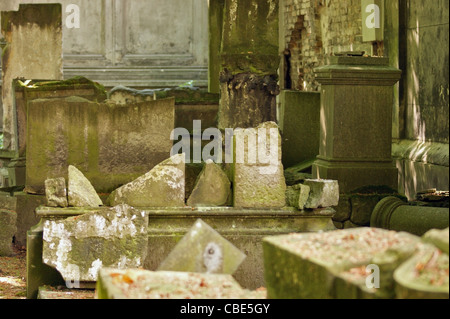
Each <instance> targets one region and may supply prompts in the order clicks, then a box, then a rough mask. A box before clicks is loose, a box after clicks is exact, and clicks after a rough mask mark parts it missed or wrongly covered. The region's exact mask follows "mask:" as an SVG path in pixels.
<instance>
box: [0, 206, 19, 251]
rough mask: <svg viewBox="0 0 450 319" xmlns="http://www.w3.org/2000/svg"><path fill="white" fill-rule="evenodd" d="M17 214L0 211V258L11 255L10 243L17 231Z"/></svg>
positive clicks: (4, 210)
mask: <svg viewBox="0 0 450 319" xmlns="http://www.w3.org/2000/svg"><path fill="white" fill-rule="evenodd" d="M16 220H17V214H16V213H15V212H13V211H10V210H6V209H0V256H2V257H3V256H5V257H9V256H11V255H12V254H13V249H12V241H13V236H14V234H15V233H16V231H17V228H16Z"/></svg>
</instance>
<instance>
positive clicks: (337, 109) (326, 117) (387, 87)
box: [313, 57, 401, 193]
mask: <svg viewBox="0 0 450 319" xmlns="http://www.w3.org/2000/svg"><path fill="white" fill-rule="evenodd" d="M315 73H316V78H317V80H318V82H319V83H320V84H321V85H322V88H321V91H322V98H321V143H320V151H319V154H320V155H319V156H318V157H317V161H316V162H315V164H314V166H313V174H314V178H322V179H333V180H338V181H339V185H340V187H341V193H347V192H350V191H352V190H355V189H357V188H359V187H363V186H368V185H385V186H389V187H391V188H393V189H397V188H398V170H397V168H396V167H395V165H394V163H393V159H392V154H391V153H392V107H393V94H394V87H393V86H394V84H395V83H397V82H398V81H399V79H400V77H401V71H400V70H398V69H395V68H392V67H390V66H389V59H387V58H367V57H331V58H330V61H329V64H328V65H326V66H323V67H320V68H317V69H316V71H315Z"/></svg>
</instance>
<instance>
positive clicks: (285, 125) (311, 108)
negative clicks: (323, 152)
mask: <svg viewBox="0 0 450 319" xmlns="http://www.w3.org/2000/svg"><path fill="white" fill-rule="evenodd" d="M280 102H281V110H280V123H279V125H280V131H281V133H282V138H283V165H284V167H286V168H288V167H291V166H294V165H296V164H298V163H301V162H304V161H307V160H311V159H315V158H316V157H317V155H319V145H320V93H316V92H301V91H282V92H281V94H280Z"/></svg>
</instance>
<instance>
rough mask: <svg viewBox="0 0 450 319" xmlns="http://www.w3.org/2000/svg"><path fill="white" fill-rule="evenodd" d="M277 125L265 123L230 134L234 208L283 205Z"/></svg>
mask: <svg viewBox="0 0 450 319" xmlns="http://www.w3.org/2000/svg"><path fill="white" fill-rule="evenodd" d="M281 156H282V151H281V137H280V133H279V129H278V125H277V124H276V123H274V122H266V123H263V124H261V125H260V126H258V128H255V129H245V130H236V131H235V133H234V163H233V166H234V170H233V174H234V175H233V180H234V185H233V187H234V189H233V193H234V207H240V208H282V207H284V206H286V180H285V177H284V170H283V164H282V162H281Z"/></svg>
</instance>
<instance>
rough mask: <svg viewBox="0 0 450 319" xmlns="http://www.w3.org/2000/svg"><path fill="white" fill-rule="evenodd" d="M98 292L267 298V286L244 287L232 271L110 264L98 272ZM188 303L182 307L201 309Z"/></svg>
mask: <svg viewBox="0 0 450 319" xmlns="http://www.w3.org/2000/svg"><path fill="white" fill-rule="evenodd" d="M96 295H97V298H98V299H134V300H138V299H139V300H140V299H179V300H183V299H184V300H186V299H215V300H222V299H265V298H266V293H265V291H264V290H258V291H249V290H246V289H242V287H241V286H240V285H239V284H238V283H237V282H236V280H235V279H234V278H233V277H232V276H231V275H211V274H198V273H183V272H166V271H158V272H153V271H148V270H141V269H127V270H117V269H108V268H103V269H101V270H100V272H99V278H98V282H97V289H96ZM187 307H189V304H188V306H187ZM187 307H182V309H181V311H183V310H184V311H185V313H191V314H196V313H198V308H196V307H195V306H192V307H194V308H195V309H194V308H189V309H186V308H187ZM181 313H183V312H181Z"/></svg>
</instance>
